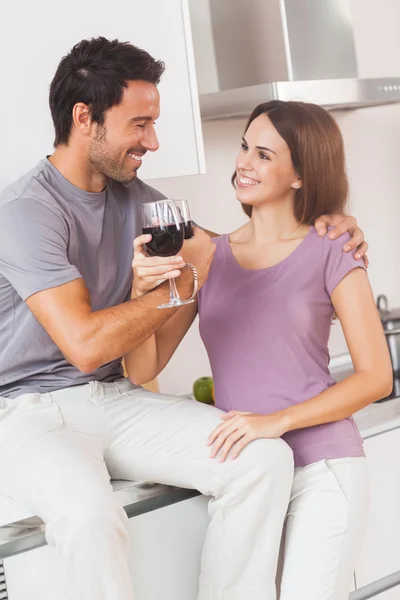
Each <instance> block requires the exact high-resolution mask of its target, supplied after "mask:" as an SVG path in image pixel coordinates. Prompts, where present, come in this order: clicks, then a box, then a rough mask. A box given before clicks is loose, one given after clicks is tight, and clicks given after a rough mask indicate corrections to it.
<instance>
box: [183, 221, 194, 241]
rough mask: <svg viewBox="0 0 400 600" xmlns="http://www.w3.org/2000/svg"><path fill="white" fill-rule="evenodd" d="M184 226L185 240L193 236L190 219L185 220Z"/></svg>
mask: <svg viewBox="0 0 400 600" xmlns="http://www.w3.org/2000/svg"><path fill="white" fill-rule="evenodd" d="M184 228H185V240H190V238H192V237H193V225H192V221H185V223H184Z"/></svg>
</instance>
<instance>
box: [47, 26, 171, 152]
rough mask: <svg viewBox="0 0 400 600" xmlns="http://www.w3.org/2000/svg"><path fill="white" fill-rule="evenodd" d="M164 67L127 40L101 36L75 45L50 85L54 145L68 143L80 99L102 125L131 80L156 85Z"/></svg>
mask: <svg viewBox="0 0 400 600" xmlns="http://www.w3.org/2000/svg"><path fill="white" fill-rule="evenodd" d="M164 69H165V65H164V63H163V62H161V61H159V60H155V59H154V58H153V57H152V56H150V54H149V53H148V52H146V51H145V50H141V49H140V48H137V47H136V46H133V45H132V44H129V43H128V42H119V41H118V40H107V39H106V38H104V37H98V38H94V39H90V40H82V41H81V42H79V43H78V44H76V45H75V46H74V47H73V48H72V50H71V51H70V52H69V54H67V55H66V56H64V58H63V59H62V60H61V62H60V64H59V65H58V67H57V71H56V73H55V75H54V78H53V81H52V82H51V85H50V98H49V101H50V111H51V116H52V119H53V123H54V129H55V140H54V145H55V146H58V145H59V144H68V140H69V136H70V133H71V126H72V109H73V107H74V105H75V104H76V103H77V102H84V103H85V104H87V105H88V106H89V107H90V111H91V117H92V119H93V120H94V121H95V122H96V123H99V124H100V125H102V124H103V123H104V113H105V111H107V110H108V109H109V108H111V107H112V106H115V105H117V104H119V103H120V102H121V100H122V95H123V93H124V88H126V87H127V85H128V82H129V81H147V82H149V83H153V84H154V85H157V84H158V83H159V82H160V78H161V75H162V74H163V72H164Z"/></svg>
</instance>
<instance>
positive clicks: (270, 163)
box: [236, 115, 301, 206]
mask: <svg viewBox="0 0 400 600" xmlns="http://www.w3.org/2000/svg"><path fill="white" fill-rule="evenodd" d="M236 186H237V189H236V197H237V199H238V200H239V201H240V202H243V203H244V204H250V205H251V206H262V205H263V204H267V203H271V202H276V201H279V200H281V199H282V200H283V199H286V198H288V197H289V198H291V197H293V191H294V190H296V189H298V188H299V187H300V186H301V181H300V179H299V178H298V176H297V174H296V172H295V170H294V167H293V164H292V158H291V155H290V150H289V147H288V145H287V144H286V142H285V140H284V139H283V138H282V137H281V136H280V135H279V133H278V132H277V130H276V129H275V127H274V126H273V125H272V123H271V121H270V119H269V118H268V117H267V115H260V116H259V117H257V118H256V119H254V121H252V123H251V124H250V127H249V128H248V130H247V131H246V133H245V135H244V137H243V139H242V145H241V150H240V152H239V155H238V157H237V159H236Z"/></svg>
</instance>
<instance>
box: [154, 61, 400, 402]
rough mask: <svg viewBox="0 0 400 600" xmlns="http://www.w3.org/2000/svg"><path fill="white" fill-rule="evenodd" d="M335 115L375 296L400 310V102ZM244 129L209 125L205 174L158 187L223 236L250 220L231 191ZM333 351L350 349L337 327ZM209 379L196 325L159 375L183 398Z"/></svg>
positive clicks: (223, 123) (167, 389) (206, 127)
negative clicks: (195, 383) (187, 203)
mask: <svg viewBox="0 0 400 600" xmlns="http://www.w3.org/2000/svg"><path fill="white" fill-rule="evenodd" d="M399 71H400V66H399ZM334 116H335V117H336V118H337V120H338V122H339V124H340V127H341V129H342V132H343V136H344V140H345V146H346V153H347V164H348V172H349V178H350V186H351V212H352V214H354V215H355V216H356V217H357V219H358V221H359V223H360V225H361V227H362V228H363V229H364V231H365V235H366V238H367V240H368V242H369V244H370V251H369V256H370V260H371V266H370V268H369V275H370V280H371V284H372V287H373V290H374V293H375V295H378V294H381V293H385V294H387V296H388V298H389V301H390V304H391V305H393V306H396V305H397V306H400V267H399V266H398V260H399V258H400V210H399V208H398V205H399V202H400V176H399V175H398V169H399V164H400V104H399V105H392V106H385V107H376V108H366V109H359V110H356V111H348V112H342V113H334ZM244 125H245V121H242V120H231V121H215V122H205V123H204V124H203V130H204V131H203V133H204V141H205V151H206V162H207V174H206V175H198V176H193V177H180V178H175V179H160V180H158V181H157V182H154V183H156V187H158V189H160V190H161V191H162V192H164V193H165V194H166V195H167V196H170V197H172V198H187V199H188V200H189V201H190V206H191V209H192V213H193V217H194V219H195V220H196V221H197V222H198V223H200V224H201V225H203V226H204V227H207V228H209V229H211V230H214V231H217V232H219V233H223V232H228V231H232V230H234V229H235V228H237V227H238V226H240V225H241V224H242V223H243V222H244V219H245V216H244V215H243V214H242V212H241V209H240V205H239V203H238V202H237V200H236V198H235V195H234V192H233V190H232V188H231V186H230V177H231V174H232V171H233V167H234V161H235V155H236V152H237V150H238V147H239V143H240V138H241V135H242V133H243V128H244ZM154 183H153V184H154ZM330 346H331V353H332V355H336V354H340V353H342V352H345V351H346V345H345V342H344V339H343V335H342V333H341V331H340V325H335V326H334V327H333V331H332V337H331V344H330ZM209 373H210V367H209V363H208V359H207V355H206V353H205V350H204V348H203V346H202V343H201V340H200V337H199V335H198V331H197V322H196V323H195V324H194V325H193V327H192V329H191V331H190V332H189V333H188V335H187V337H186V338H185V339H184V341H183V343H182V344H181V347H180V348H179V349H178V351H177V353H176V354H175V356H174V357H173V359H172V361H171V362H170V364H169V365H168V366H167V367H166V369H165V370H164V372H163V373H162V374H161V376H160V386H161V390H162V391H165V392H170V393H177V394H179V393H186V392H188V391H190V390H191V386H192V383H193V381H194V380H195V379H196V378H197V377H199V376H201V375H206V374H209Z"/></svg>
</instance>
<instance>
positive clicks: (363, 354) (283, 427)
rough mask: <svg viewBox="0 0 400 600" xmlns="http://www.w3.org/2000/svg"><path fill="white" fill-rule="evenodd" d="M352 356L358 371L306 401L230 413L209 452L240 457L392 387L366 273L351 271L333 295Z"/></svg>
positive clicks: (353, 408)
mask: <svg viewBox="0 0 400 600" xmlns="http://www.w3.org/2000/svg"><path fill="white" fill-rule="evenodd" d="M331 299H332V303H333V306H334V308H335V311H336V314H337V316H338V318H339V320H340V322H341V324H342V327H343V331H344V335H345V337H346V341H347V345H348V348H349V351H350V355H351V358H352V361H353V366H354V371H355V372H354V374H353V375H351V376H350V377H347V378H346V379H344V380H343V381H341V382H339V383H337V384H336V385H334V386H332V387H330V388H329V389H327V390H325V391H324V392H322V393H321V394H318V395H317V396H315V397H314V398H312V399H311V400H306V401H305V402H301V403H300V404H296V405H294V406H291V407H289V408H286V409H284V410H281V411H278V412H276V413H273V414H271V415H254V414H251V413H245V412H240V411H231V412H230V413H228V414H226V415H225V416H224V417H223V419H224V421H223V423H221V425H219V426H218V427H217V428H216V429H215V430H214V431H213V432H212V434H211V435H210V437H209V439H208V444H209V445H213V449H212V452H211V456H216V455H217V454H218V453H219V457H220V461H224V460H225V459H226V458H227V456H228V454H229V452H230V451H231V450H232V453H231V458H236V457H237V456H238V454H239V453H240V452H241V451H242V450H243V448H244V447H245V446H246V445H247V444H249V443H250V442H251V441H253V440H255V439H258V438H275V437H281V436H282V435H283V434H284V433H287V432H288V431H292V430H294V429H302V428H304V427H312V426H314V425H321V424H323V423H332V422H334V421H339V420H341V419H345V418H346V417H349V416H350V415H352V414H354V413H355V412H357V411H358V410H360V409H361V408H363V407H364V406H367V405H368V404H370V403H371V402H374V401H376V400H379V399H381V398H384V397H385V396H387V395H388V394H390V392H391V390H392V383H393V379H392V365H391V361H390V356H389V351H388V347H387V344H386V340H385V335H384V333H383V329H382V325H381V322H380V319H379V315H378V312H377V309H376V307H375V301H374V297H373V295H372V291H371V287H370V284H369V281H368V278H367V275H366V273H365V271H364V270H362V269H354V270H352V271H350V272H349V273H348V274H347V275H346V276H345V277H344V278H343V279H342V281H341V282H340V283H339V284H338V286H337V287H336V288H335V289H334V291H333V292H332V295H331Z"/></svg>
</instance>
